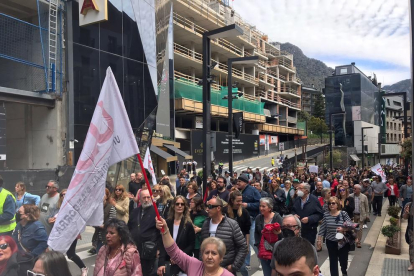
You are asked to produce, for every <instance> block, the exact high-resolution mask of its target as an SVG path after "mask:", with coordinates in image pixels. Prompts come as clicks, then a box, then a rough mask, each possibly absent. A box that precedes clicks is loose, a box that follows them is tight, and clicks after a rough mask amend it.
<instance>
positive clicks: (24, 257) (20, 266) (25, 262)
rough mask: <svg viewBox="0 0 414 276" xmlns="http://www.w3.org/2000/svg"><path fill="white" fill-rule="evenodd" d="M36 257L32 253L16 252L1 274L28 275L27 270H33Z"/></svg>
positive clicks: (5, 275) (3, 275)
mask: <svg viewBox="0 0 414 276" xmlns="http://www.w3.org/2000/svg"><path fill="white" fill-rule="evenodd" d="M33 265H34V258H33V256H32V255H30V254H23V253H20V252H16V253H14V254H13V255H11V257H10V259H9V260H8V261H7V266H6V269H5V270H4V271H3V273H2V274H0V276H26V275H27V270H32V269H33Z"/></svg>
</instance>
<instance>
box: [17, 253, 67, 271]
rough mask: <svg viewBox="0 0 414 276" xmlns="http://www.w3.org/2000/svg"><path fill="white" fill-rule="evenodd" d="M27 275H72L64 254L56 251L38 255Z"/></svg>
mask: <svg viewBox="0 0 414 276" xmlns="http://www.w3.org/2000/svg"><path fill="white" fill-rule="evenodd" d="M25 275H27V276H49V275H59V276H72V274H71V273H70V270H69V266H68V262H67V261H66V258H65V255H63V254H62V253H60V252H57V251H49V252H46V253H43V254H42V255H40V257H39V258H38V259H37V261H36V263H35V265H34V267H33V269H32V270H28V271H27V274H25ZM19 276H20V275H19Z"/></svg>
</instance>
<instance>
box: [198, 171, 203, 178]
mask: <svg viewBox="0 0 414 276" xmlns="http://www.w3.org/2000/svg"><path fill="white" fill-rule="evenodd" d="M197 175H198V176H199V177H200V178H201V179H203V170H201V171H199V172H198V173H197Z"/></svg>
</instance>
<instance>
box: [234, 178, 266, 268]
mask: <svg viewBox="0 0 414 276" xmlns="http://www.w3.org/2000/svg"><path fill="white" fill-rule="evenodd" d="M236 187H237V189H239V190H240V191H241V193H242V201H243V203H242V207H243V208H246V210H247V211H248V212H249V215H250V222H251V226H250V237H249V244H250V245H251V246H252V247H253V249H254V251H255V252H256V256H258V251H257V248H256V247H255V246H254V243H255V240H254V230H255V219H256V217H257V215H258V214H259V206H260V198H261V196H260V193H259V191H258V190H257V189H256V188H254V187H252V186H250V185H249V179H248V178H247V176H246V175H245V174H241V175H240V176H239V178H237V184H236ZM249 249H250V248H249ZM245 263H246V267H249V266H250V250H249V254H247V256H246V261H245Z"/></svg>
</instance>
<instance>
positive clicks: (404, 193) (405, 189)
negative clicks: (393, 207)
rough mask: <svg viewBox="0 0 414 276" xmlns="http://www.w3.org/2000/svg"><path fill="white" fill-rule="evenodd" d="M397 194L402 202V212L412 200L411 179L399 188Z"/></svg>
mask: <svg viewBox="0 0 414 276" xmlns="http://www.w3.org/2000/svg"><path fill="white" fill-rule="evenodd" d="M399 194H400V198H401V202H402V208H403V210H404V207H405V205H406V204H407V203H408V202H411V200H412V194H413V181H412V180H411V179H408V180H407V184H404V185H402V186H401V188H400V193H399ZM402 213H403V211H401V214H402Z"/></svg>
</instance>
